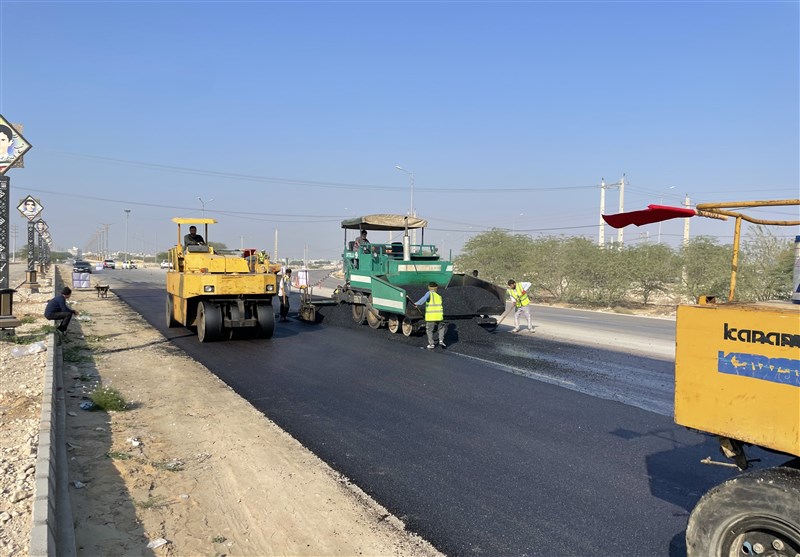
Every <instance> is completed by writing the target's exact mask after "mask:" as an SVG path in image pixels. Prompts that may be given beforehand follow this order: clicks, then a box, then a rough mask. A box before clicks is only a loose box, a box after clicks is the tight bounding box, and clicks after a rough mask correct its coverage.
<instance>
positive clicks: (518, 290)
mask: <svg viewBox="0 0 800 557" xmlns="http://www.w3.org/2000/svg"><path fill="white" fill-rule="evenodd" d="M530 288H531V283H530V282H521V283H519V284H517V282H516V281H515V280H514V279H511V280H509V281H508V295H509V296H511V299H512V300H514V328H513V329H511V332H512V333H518V332H519V316H520V315H524V316H525V317H526V318H527V319H528V332H529V333H532V332H533V325H531V305H530V304H531V300H530V298H529V297H528V290H530Z"/></svg>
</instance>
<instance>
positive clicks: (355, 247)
mask: <svg viewBox="0 0 800 557" xmlns="http://www.w3.org/2000/svg"><path fill="white" fill-rule="evenodd" d="M368 243H369V240H367V231H366V230H362V231H361V234H360V235H359V236H358V238H356V240H355V242H353V251H358V248H359V247H360V246H363V245H364V244H368Z"/></svg>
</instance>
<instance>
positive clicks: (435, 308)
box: [415, 282, 447, 350]
mask: <svg viewBox="0 0 800 557" xmlns="http://www.w3.org/2000/svg"><path fill="white" fill-rule="evenodd" d="M438 289H439V285H438V284H436V283H435V282H431V283H428V291H427V292H425V294H423V296H422V298H420V299H419V300H417V303H416V304H415V305H417V306H421V305H422V304H425V330H426V332H427V333H428V350H433V349H434V348H436V345H435V344H434V343H433V333H434V331H437V332H438V333H439V346H441V347H442V348H447V345H446V344H445V343H444V334H445V333H446V332H447V323H445V322H444V306H443V305H442V297H441V296H440V295H439V293H438V292H437V290H438Z"/></svg>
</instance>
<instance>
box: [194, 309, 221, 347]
mask: <svg viewBox="0 0 800 557" xmlns="http://www.w3.org/2000/svg"><path fill="white" fill-rule="evenodd" d="M197 338H198V339H199V340H200V342H213V341H215V340H219V339H220V338H222V311H221V310H220V308H219V306H218V305H216V304H213V303H211V302H200V304H199V305H198V306H197Z"/></svg>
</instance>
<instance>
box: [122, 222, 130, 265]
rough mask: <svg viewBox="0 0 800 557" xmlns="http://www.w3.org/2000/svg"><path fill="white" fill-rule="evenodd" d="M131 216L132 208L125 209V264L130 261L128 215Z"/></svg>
mask: <svg viewBox="0 0 800 557" xmlns="http://www.w3.org/2000/svg"><path fill="white" fill-rule="evenodd" d="M129 216H131V210H130V209H125V259H123V260H122V263H123V265H124V264H125V262H126V261H128V259H129V256H128V217H129Z"/></svg>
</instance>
